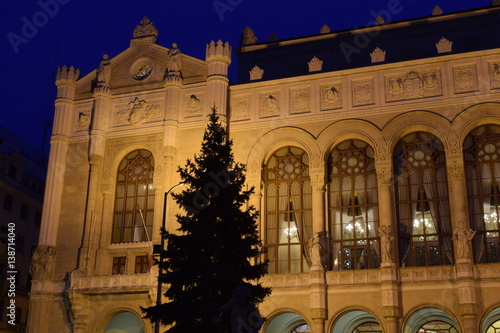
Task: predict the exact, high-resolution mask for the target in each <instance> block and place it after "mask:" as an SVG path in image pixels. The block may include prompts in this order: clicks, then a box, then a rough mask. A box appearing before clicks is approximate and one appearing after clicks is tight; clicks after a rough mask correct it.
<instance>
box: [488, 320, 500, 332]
mask: <svg viewBox="0 0 500 333" xmlns="http://www.w3.org/2000/svg"><path fill="white" fill-rule="evenodd" d="M486 333H500V320H497V321H496V322H494V323H493V324H491V325H490V326H489V327H488V329H487V330H486Z"/></svg>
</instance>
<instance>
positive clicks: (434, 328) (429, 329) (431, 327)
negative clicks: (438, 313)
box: [417, 320, 458, 333]
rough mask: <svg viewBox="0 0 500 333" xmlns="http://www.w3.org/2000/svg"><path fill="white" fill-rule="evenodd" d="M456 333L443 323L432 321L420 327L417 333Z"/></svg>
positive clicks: (453, 328)
mask: <svg viewBox="0 0 500 333" xmlns="http://www.w3.org/2000/svg"><path fill="white" fill-rule="evenodd" d="M435 332H440V333H458V331H457V329H456V328H455V327H453V326H451V325H450V324H448V323H447V322H445V321H441V320H433V321H430V322H427V323H425V324H424V325H422V327H420V329H419V330H418V331H417V333H435Z"/></svg>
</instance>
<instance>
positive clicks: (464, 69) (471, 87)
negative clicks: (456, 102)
mask: <svg viewBox="0 0 500 333" xmlns="http://www.w3.org/2000/svg"><path fill="white" fill-rule="evenodd" d="M453 81H454V83H455V94H460V93H466V92H472V91H478V90H479V89H478V85H477V71H476V64H467V65H460V66H453Z"/></svg>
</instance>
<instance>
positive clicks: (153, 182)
mask: <svg viewBox="0 0 500 333" xmlns="http://www.w3.org/2000/svg"><path fill="white" fill-rule="evenodd" d="M499 15H500V8H499V7H497V6H494V5H492V6H491V7H488V8H481V9H476V10H471V11H467V12H460V13H452V14H443V13H442V11H440V10H439V8H435V10H434V11H433V15H431V16H429V17H425V18H419V19H415V20H411V21H405V22H392V23H391V22H385V21H384V18H382V17H379V18H377V20H376V22H375V25H373V26H370V27H366V28H362V29H355V30H349V31H340V32H332V31H330V29H329V28H328V27H326V26H324V27H323V28H322V29H321V33H320V34H318V35H314V36H308V37H304V38H295V39H290V40H282V41H280V40H270V41H268V42H265V43H257V37H256V36H255V35H254V34H253V32H252V30H251V29H249V28H247V29H245V31H244V32H243V35H242V40H241V45H240V47H239V48H238V49H237V50H236V53H237V55H238V59H239V64H238V74H239V79H238V81H239V83H238V84H231V83H230V82H229V79H228V68H229V66H230V64H231V54H232V51H231V46H230V45H229V44H228V43H223V42H221V41H219V42H211V43H209V44H208V45H207V46H206V58H205V59H204V60H200V59H196V58H193V57H190V56H188V55H185V54H183V53H182V52H181V51H180V49H179V47H178V46H177V45H176V44H175V43H174V44H173V45H172V47H171V48H166V47H163V46H160V45H158V44H156V37H157V34H158V32H157V30H156V28H155V27H154V25H153V23H151V22H150V21H149V20H148V19H146V18H145V19H143V20H142V21H141V24H140V25H138V26H137V27H136V29H135V30H134V38H133V39H132V40H131V43H130V47H129V48H128V49H127V50H125V51H124V52H122V53H120V54H119V55H117V56H116V57H114V58H112V59H109V58H108V56H107V55H104V56H103V59H102V61H101V63H100V65H99V68H98V69H96V70H95V71H93V72H92V73H89V74H88V75H86V76H84V77H82V78H80V77H79V71H78V70H77V69H75V68H73V67H69V68H67V67H62V68H60V69H59V71H58V76H57V81H56V85H57V87H58V96H57V99H56V103H55V122H54V129H53V135H52V140H51V154H50V158H49V171H48V176H47V187H46V196H45V202H44V209H43V214H42V226H41V235H40V240H39V246H38V248H37V250H36V251H35V258H34V260H33V263H32V271H33V272H35V275H34V276H33V277H34V280H35V281H34V282H33V289H32V292H31V307H30V313H29V315H30V318H29V327H28V331H29V332H112V331H113V330H120V329H121V330H124V331H126V332H152V331H153V328H152V325H151V323H149V322H147V321H145V320H143V319H141V318H142V313H141V311H140V306H150V305H153V304H154V302H155V299H156V298H155V295H156V278H157V271H155V267H154V266H153V267H152V268H150V257H151V255H152V247H153V245H154V244H158V243H159V242H160V241H159V238H160V237H159V229H160V226H161V224H162V213H163V207H164V205H163V198H164V193H165V192H166V191H167V190H169V189H171V188H172V187H173V186H175V185H176V184H178V183H179V177H178V174H177V172H176V170H177V166H178V165H183V164H184V163H185V161H186V160H187V159H188V158H191V157H192V156H193V155H194V154H195V153H197V152H198V151H199V148H200V143H201V141H202V135H203V131H204V129H205V126H206V116H207V115H208V114H209V112H210V108H211V107H212V106H216V107H217V110H218V113H219V114H221V115H222V119H223V121H224V123H225V124H227V126H228V131H229V136H230V137H231V139H232V140H233V142H234V146H233V148H234V155H235V160H236V161H239V162H242V163H245V164H246V165H247V181H248V185H249V186H255V188H256V189H257V191H256V194H255V195H254V196H253V197H252V199H251V204H253V205H255V206H256V207H257V208H258V210H259V211H260V212H261V214H260V217H259V221H258V223H259V230H260V235H261V239H262V254H261V258H259V259H268V260H269V273H268V274H267V275H266V276H265V277H264V278H263V279H262V282H263V283H264V284H265V285H266V286H270V287H272V290H273V292H272V295H271V296H269V297H268V298H267V299H266V300H265V301H264V303H263V304H261V306H260V311H261V313H262V315H263V316H265V317H266V321H265V323H264V325H263V327H262V329H261V332H265V333H274V332H283V333H288V332H290V333H291V332H314V333H326V332H328V333H337V332H345V333H352V332H387V333H396V332H412V333H413V332H415V333H416V332H431V331H433V329H434V330H436V329H440V330H441V331H442V332H481V333H484V332H488V333H489V332H499V331H500V301H499V300H500V263H499V261H500V252H499V251H500V250H499V246H500V243H499V237H500V236H499V235H500V227H499V223H498V214H499V208H500V190H499V188H500V48H499V47H500V39H499V37H498V36H500V34H499V32H500V24H499V23H498V22H500V20H499ZM177 212H178V208H177V207H175V205H172V204H171V205H168V209H167V215H166V216H167V218H166V221H167V229H169V230H171V231H173V230H175V229H176V226H175V222H174V220H175V219H174V215H175V214H176V213H177ZM124 323H127V324H124Z"/></svg>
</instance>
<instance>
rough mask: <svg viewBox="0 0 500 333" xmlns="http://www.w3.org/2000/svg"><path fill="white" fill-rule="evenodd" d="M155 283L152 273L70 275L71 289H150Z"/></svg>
mask: <svg viewBox="0 0 500 333" xmlns="http://www.w3.org/2000/svg"><path fill="white" fill-rule="evenodd" d="M155 283H156V276H154V275H153V274H152V273H146V274H128V275H104V276H83V275H82V274H72V275H71V289H73V290H89V289H107V290H108V291H112V290H116V291H118V290H123V288H130V289H150V288H152V286H154V285H155Z"/></svg>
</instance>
